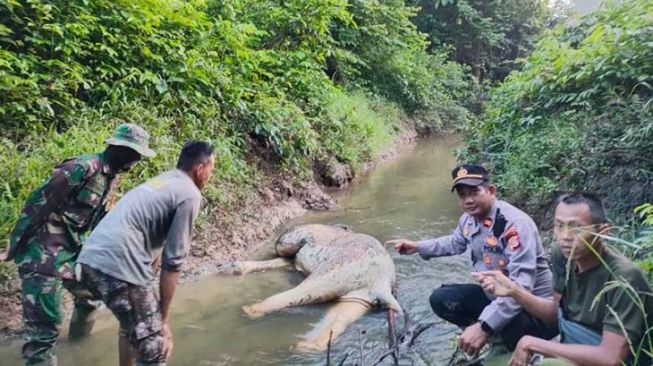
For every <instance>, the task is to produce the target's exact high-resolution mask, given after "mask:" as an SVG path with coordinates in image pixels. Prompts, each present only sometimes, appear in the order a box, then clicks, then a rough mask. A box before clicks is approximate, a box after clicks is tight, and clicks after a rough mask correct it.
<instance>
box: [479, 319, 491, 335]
mask: <svg viewBox="0 0 653 366" xmlns="http://www.w3.org/2000/svg"><path fill="white" fill-rule="evenodd" d="M481 329H483V331H484V332H485V333H487V334H488V335H494V329H492V327H491V326H490V324H488V323H487V322H485V321H484V320H481Z"/></svg>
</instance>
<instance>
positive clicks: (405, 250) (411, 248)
mask: <svg viewBox="0 0 653 366" xmlns="http://www.w3.org/2000/svg"><path fill="white" fill-rule="evenodd" d="M386 244H393V245H394V246H395V249H397V251H398V252H399V254H415V253H417V243H416V242H414V241H412V240H408V239H395V240H388V241H387V242H386Z"/></svg>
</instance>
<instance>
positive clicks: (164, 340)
mask: <svg viewBox="0 0 653 366" xmlns="http://www.w3.org/2000/svg"><path fill="white" fill-rule="evenodd" d="M214 165H215V157H214V154H213V148H212V147H211V145H209V144H208V143H206V142H203V141H189V142H187V143H186V144H185V145H184V147H183V148H182V150H181V155H180V156H179V161H178V163H177V169H176V170H172V171H168V172H165V173H163V174H161V175H159V176H157V177H155V178H153V179H151V180H149V181H147V182H145V183H143V184H141V185H140V186H138V187H136V188H134V189H133V190H131V191H130V192H128V193H127V194H126V195H125V196H124V197H123V198H122V199H121V200H120V201H119V202H118V203H117V204H116V206H115V207H114V208H113V210H111V211H110V212H109V213H108V214H107V215H106V216H105V218H104V219H103V220H102V221H101V222H100V223H99V224H98V226H97V227H96V228H95V230H94V231H93V232H92V233H91V235H90V236H89V238H88V240H87V241H86V243H85V244H84V247H83V248H82V251H81V253H80V255H79V259H78V261H77V262H78V263H79V264H80V265H79V266H78V267H77V270H78V271H77V272H78V273H77V275H78V276H79V277H81V281H82V283H84V285H86V286H87V287H88V288H89V290H90V291H91V292H93V294H94V295H95V296H97V297H98V298H101V299H102V301H103V302H104V303H105V304H106V305H107V307H108V308H109V309H110V310H111V311H112V312H113V313H114V315H115V316H116V317H117V318H118V321H119V322H120V364H121V366H123V365H132V364H133V362H134V358H135V357H134V356H136V358H137V361H138V364H139V365H165V362H166V359H167V358H168V356H169V355H170V352H171V350H172V333H171V331H170V327H169V325H168V322H169V308H170V302H171V300H172V297H173V294H174V291H175V288H176V286H177V281H178V279H179V274H180V271H181V266H182V264H183V262H184V259H185V257H186V254H187V252H188V249H189V247H190V242H191V233H192V228H193V223H194V221H195V219H196V217H197V215H198V212H199V209H200V203H201V200H202V195H201V193H200V190H201V189H202V188H204V186H205V185H206V183H207V182H208V180H209V178H210V177H211V173H212V171H213V168H214ZM159 253H161V256H162V259H161V268H162V272H161V283H160V292H161V302H160V304H159V302H158V301H157V299H156V297H155V295H154V291H153V287H152V281H153V280H154V268H153V267H154V265H153V264H154V262H155V260H156V258H157V257H158V255H159Z"/></svg>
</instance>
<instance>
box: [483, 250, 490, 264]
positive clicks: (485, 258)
mask: <svg viewBox="0 0 653 366" xmlns="http://www.w3.org/2000/svg"><path fill="white" fill-rule="evenodd" d="M483 263H485V264H486V265H487V266H489V265H490V264H492V257H491V256H490V255H489V254H488V253H483Z"/></svg>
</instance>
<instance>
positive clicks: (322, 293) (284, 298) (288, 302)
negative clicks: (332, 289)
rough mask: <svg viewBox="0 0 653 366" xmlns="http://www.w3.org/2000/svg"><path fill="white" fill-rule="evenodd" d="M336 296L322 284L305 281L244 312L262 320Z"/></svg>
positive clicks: (245, 308) (247, 307) (248, 307)
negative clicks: (283, 311)
mask: <svg viewBox="0 0 653 366" xmlns="http://www.w3.org/2000/svg"><path fill="white" fill-rule="evenodd" d="M336 296H337V295H333V294H330V293H329V291H328V290H326V289H324V287H322V286H320V283H314V282H311V281H306V280H305V281H304V282H302V283H300V284H299V285H297V287H295V288H293V289H290V290H288V291H284V292H280V293H278V294H276V295H272V296H270V297H268V298H267V299H265V300H263V301H261V302H259V303H256V304H253V305H246V306H243V311H244V312H245V313H246V314H247V315H248V316H249V317H250V318H260V317H262V316H263V315H266V314H269V313H272V312H275V311H277V310H281V309H283V308H287V307H289V306H297V305H305V304H315V303H319V302H325V301H329V300H333V299H334V298H336Z"/></svg>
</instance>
